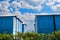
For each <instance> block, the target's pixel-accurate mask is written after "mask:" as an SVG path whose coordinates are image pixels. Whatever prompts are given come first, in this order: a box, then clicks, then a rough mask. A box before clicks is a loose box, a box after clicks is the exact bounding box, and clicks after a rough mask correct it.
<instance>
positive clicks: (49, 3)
mask: <svg viewBox="0 0 60 40" xmlns="http://www.w3.org/2000/svg"><path fill="white" fill-rule="evenodd" d="M54 4H55V2H52V1H50V2H47V3H46V5H47V6H53V5H54Z"/></svg>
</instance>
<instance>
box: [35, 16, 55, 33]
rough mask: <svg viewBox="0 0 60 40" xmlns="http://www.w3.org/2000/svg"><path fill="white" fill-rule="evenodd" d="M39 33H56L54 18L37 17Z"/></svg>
mask: <svg viewBox="0 0 60 40" xmlns="http://www.w3.org/2000/svg"><path fill="white" fill-rule="evenodd" d="M36 22H37V23H36V24H37V28H38V30H37V31H38V33H45V34H48V33H52V32H53V31H54V23H53V16H46V15H45V16H36Z"/></svg>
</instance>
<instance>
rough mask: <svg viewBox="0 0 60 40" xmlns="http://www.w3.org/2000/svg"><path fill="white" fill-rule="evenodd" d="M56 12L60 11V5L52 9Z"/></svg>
mask: <svg viewBox="0 0 60 40" xmlns="http://www.w3.org/2000/svg"><path fill="white" fill-rule="evenodd" d="M51 8H52V10H54V11H60V4H57V5H54V6H52V7H51Z"/></svg>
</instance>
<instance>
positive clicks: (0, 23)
mask: <svg viewBox="0 0 60 40" xmlns="http://www.w3.org/2000/svg"><path fill="white" fill-rule="evenodd" d="M0 33H8V34H11V33H13V17H0Z"/></svg>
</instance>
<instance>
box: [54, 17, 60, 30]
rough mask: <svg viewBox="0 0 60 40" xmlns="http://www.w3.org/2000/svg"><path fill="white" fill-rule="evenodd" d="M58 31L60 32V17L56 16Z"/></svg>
mask: <svg viewBox="0 0 60 40" xmlns="http://www.w3.org/2000/svg"><path fill="white" fill-rule="evenodd" d="M55 23H56V31H58V30H60V16H55Z"/></svg>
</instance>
